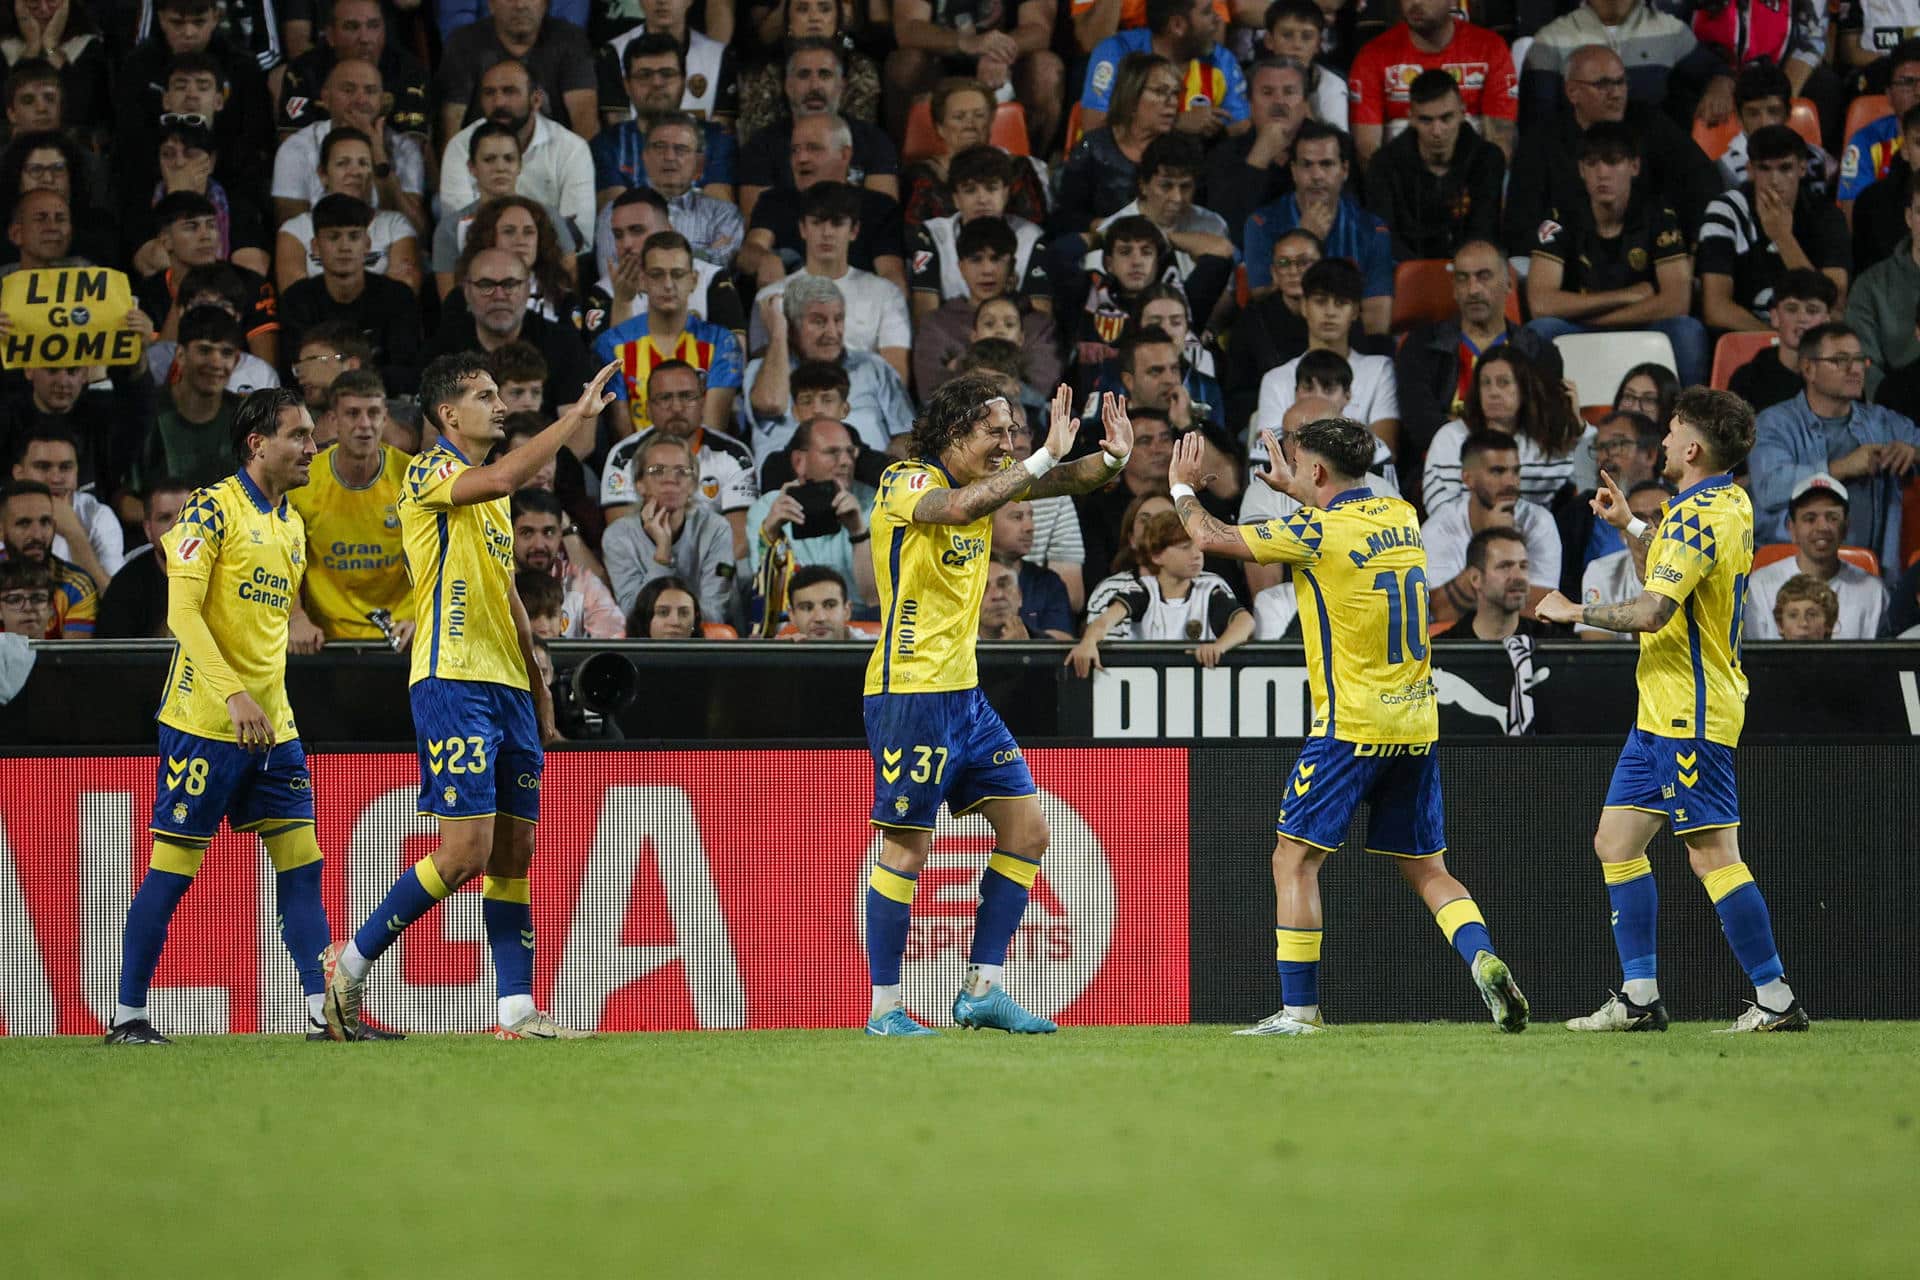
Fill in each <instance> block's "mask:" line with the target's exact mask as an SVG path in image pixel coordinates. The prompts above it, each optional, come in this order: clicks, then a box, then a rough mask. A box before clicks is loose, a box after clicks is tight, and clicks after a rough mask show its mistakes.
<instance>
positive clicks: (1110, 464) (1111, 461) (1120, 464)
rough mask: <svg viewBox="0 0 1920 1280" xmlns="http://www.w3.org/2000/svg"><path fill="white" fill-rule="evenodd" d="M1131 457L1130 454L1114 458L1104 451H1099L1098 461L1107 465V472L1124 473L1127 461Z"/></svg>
mask: <svg viewBox="0 0 1920 1280" xmlns="http://www.w3.org/2000/svg"><path fill="white" fill-rule="evenodd" d="M1131 457H1133V455H1132V454H1131V453H1129V454H1126V455H1124V456H1121V457H1115V456H1114V455H1113V454H1111V453H1108V452H1107V451H1106V450H1105V449H1102V450H1101V451H1100V459H1101V461H1103V462H1105V463H1106V464H1107V470H1109V471H1125V470H1126V469H1127V460H1128V459H1129V458H1131Z"/></svg>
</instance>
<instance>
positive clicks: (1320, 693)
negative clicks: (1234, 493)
mask: <svg viewBox="0 0 1920 1280" xmlns="http://www.w3.org/2000/svg"><path fill="white" fill-rule="evenodd" d="M1240 536H1241V537H1242V538H1243V539H1245V540H1246V544H1247V547H1248V549H1250V550H1251V551H1252V552H1253V558H1254V559H1255V560H1258V561H1259V562H1260V563H1262V564H1276V563H1279V564H1290V565H1293V566H1294V577H1295V580H1296V581H1295V589H1294V596H1295V598H1296V599H1297V600H1298V601H1299V604H1300V633H1301V637H1302V638H1303V639H1304V640H1305V642H1306V648H1307V683H1308V684H1309V685H1310V686H1311V687H1312V689H1313V726H1312V728H1310V729H1309V730H1308V731H1307V736H1308V737H1312V738H1335V739H1338V740H1339V741H1341V742H1432V741H1434V740H1435V739H1436V738H1438V737H1439V736H1440V707H1439V703H1438V701H1437V700H1436V699H1435V696H1434V687H1433V678H1432V672H1431V668H1430V667H1429V665H1428V662H1427V616H1428V610H1427V550H1426V545H1425V544H1424V543H1422V542H1421V540H1420V518H1419V516H1417V515H1416V514H1415V513H1414V510H1413V507H1412V505H1411V504H1410V503H1407V502H1405V501H1403V500H1402V499H1399V498H1390V497H1376V496H1375V495H1374V494H1373V493H1371V492H1370V491H1368V490H1367V489H1365V488H1360V489H1349V490H1347V491H1346V492H1345V493H1342V494H1341V495H1340V496H1339V497H1337V498H1335V499H1334V500H1333V501H1332V502H1330V503H1328V504H1327V506H1326V508H1325V509H1324V510H1321V509H1318V508H1314V507H1302V508H1300V509H1299V510H1298V511H1295V512H1294V513H1293V514H1292V515H1289V516H1284V517H1282V518H1281V519H1278V520H1267V521H1263V522H1261V523H1259V524H1248V525H1241V526H1240Z"/></svg>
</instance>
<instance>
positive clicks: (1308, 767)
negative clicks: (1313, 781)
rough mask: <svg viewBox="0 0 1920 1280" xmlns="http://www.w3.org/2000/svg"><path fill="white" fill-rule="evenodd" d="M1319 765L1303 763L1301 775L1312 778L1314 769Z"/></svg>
mask: <svg viewBox="0 0 1920 1280" xmlns="http://www.w3.org/2000/svg"><path fill="white" fill-rule="evenodd" d="M1319 767H1320V766H1319V765H1314V764H1305V763H1302V764H1301V766H1300V776H1301V777H1303V778H1311V777H1312V776H1313V771H1314V770H1315V769H1317V768H1319Z"/></svg>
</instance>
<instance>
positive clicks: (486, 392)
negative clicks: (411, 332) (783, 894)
mask: <svg viewBox="0 0 1920 1280" xmlns="http://www.w3.org/2000/svg"><path fill="white" fill-rule="evenodd" d="M618 370H619V366H618V365H613V364H609V365H608V366H607V367H606V368H604V369H602V370H601V371H600V373H599V375H598V376H597V377H595V378H594V380H593V381H592V382H590V383H588V384H587V387H586V390H584V391H583V392H581V394H580V398H579V400H577V401H575V402H574V404H573V406H572V407H571V408H569V409H568V410H567V411H566V413H564V414H562V415H561V416H560V418H559V420H557V421H556V422H554V423H553V425H551V426H549V427H548V428H547V429H546V430H544V431H542V432H541V433H540V434H539V435H537V436H535V437H534V438H533V439H532V440H531V441H529V442H528V443H527V444H525V445H523V446H521V447H520V448H518V449H515V450H513V451H511V452H509V453H506V454H503V455H501V457H500V458H498V459H497V460H495V461H493V462H486V461H485V459H486V456H487V453H488V451H489V450H490V449H492V448H493V446H494V445H495V444H497V443H498V442H499V441H500V440H501V439H502V438H504V436H505V434H506V427H505V423H506V419H507V407H506V404H505V402H503V401H502V400H501V399H500V389H499V387H498V386H496V385H495V384H494V381H493V375H492V374H490V373H489V372H488V371H487V364H486V361H485V360H483V359H481V357H480V356H479V355H477V354H475V353H473V352H460V353H455V354H452V355H445V356H441V357H440V358H439V359H437V360H434V361H433V362H432V363H431V364H429V365H428V366H427V367H426V369H425V370H424V371H423V372H422V373H421V375H420V414H421V420H422V421H423V422H424V423H425V424H426V426H427V427H429V428H431V429H433V430H434V431H435V432H437V433H438V439H436V440H434V441H433V443H432V444H431V445H429V446H428V447H426V448H424V449H422V450H421V452H420V453H419V454H418V455H416V456H415V457H414V459H413V460H412V462H411V463H410V464H409V465H408V467H407V474H406V479H405V481H404V482H403V488H402V492H401V498H400V525H401V530H402V533H403V535H404V537H405V540H406V556H407V573H408V575H409V576H410V577H411V578H412V580H413V592H414V616H415V618H416V619H417V620H418V621H419V629H418V631H416V632H415V634H414V638H413V678H412V687H411V695H412V703H413V726H414V732H415V734H416V735H418V739H419V746H420V812H422V813H426V814H432V815H434V816H435V817H437V818H439V820H440V847H439V848H438V849H436V850H434V851H433V852H432V853H431V854H429V855H427V856H426V857H424V858H422V859H420V861H418V862H416V863H415V864H414V865H413V866H412V867H411V868H409V869H408V870H407V871H404V872H402V873H401V875H400V878H399V879H398V880H396V881H395V882H394V885H393V887H392V888H391V889H390V890H388V891H387V896H386V898H385V899H384V900H382V902H381V903H380V905H379V906H378V907H376V908H375V909H374V912H373V914H372V915H371V916H369V917H368V918H367V920H366V923H364V924H362V925H361V926H360V929H359V931H358V932H357V933H355V934H354V936H353V941H352V942H350V943H349V944H348V945H347V947H346V948H345V949H344V950H343V951H342V952H341V953H340V958H339V963H338V965H336V966H335V967H334V969H333V972H332V973H331V974H330V975H329V977H328V980H327V999H326V1019H327V1026H328V1028H329V1029H330V1030H331V1031H332V1032H333V1033H334V1038H335V1039H340V1040H345V1039H352V1038H353V1036H354V1033H355V1031H356V1029H357V1028H358V1027H359V1026H360V1025H361V1023H360V996H361V992H362V991H363V990H364V988H365V984H366V977H367V970H368V969H369V968H370V967H371V966H372V964H373V962H374V961H375V960H377V959H379V958H380V955H381V953H382V952H384V951H385V950H386V949H387V948H388V947H389V946H391V945H393V942H394V940H395V939H397V938H398V937H399V936H400V934H401V933H402V932H403V931H404V930H405V929H406V928H407V926H408V925H410V924H412V923H413V922H414V921H415V920H418V919H419V918H420V917H421V916H423V915H425V914H427V912H428V911H430V910H432V909H433V906H434V904H435V903H437V902H439V901H440V900H441V899H442V898H445V897H446V896H447V895H448V894H450V893H452V892H453V891H454V890H455V889H458V888H459V887H460V886H461V885H463V884H465V883H466V882H467V881H469V880H471V879H473V877H475V876H477V875H480V874H482V873H483V872H484V873H485V876H486V880H485V883H484V886H483V892H482V900H481V912H482V915H483V917H484V919H485V921H486V928H487V946H488V950H489V951H490V952H491V953H492V955H493V966H494V977H495V981H496V983H497V987H498V994H499V998H500V1025H499V1030H498V1033H497V1034H498V1035H499V1036H500V1038H501V1039H503V1040H522V1039H528V1040H563V1039H574V1038H577V1037H579V1036H582V1035H586V1034H589V1033H586V1032H581V1031H575V1030H570V1029H568V1028H565V1027H562V1026H560V1025H559V1024H558V1023H556V1022H555V1021H554V1020H553V1019H552V1018H551V1017H549V1016H547V1015H546V1014H545V1013H543V1012H541V1011H540V1010H539V1009H537V1008H536V1007H535V1006H534V1003H533V911H532V907H531V904H530V899H529V896H528V888H527V870H528V868H529V867H530V866H531V865H532V862H533V834H534V824H535V823H536V822H538V821H539V819H540V772H541V767H542V765H543V764H544V763H545V753H544V751H543V746H544V744H545V743H548V742H551V741H552V740H553V739H554V737H555V736H556V735H555V733H554V728H553V699H552V695H551V694H549V692H548V691H547V687H546V685H545V684H544V683H542V682H541V681H539V680H536V679H530V678H529V675H528V673H529V672H532V671H535V670H537V669H538V664H537V662H536V661H535V659H534V654H533V627H532V624H531V623H529V622H528V620H527V611H526V608H525V606H524V605H522V604H521V602H520V596H519V593H518V592H516V591H515V590H514V586H513V573H514V564H513V517H512V515H511V514H510V510H509V500H510V499H511V497H512V495H513V493H514V492H515V491H516V490H518V489H519V488H520V486H522V485H524V484H525V483H526V482H527V481H528V480H529V479H531V478H532V477H533V475H534V473H536V472H537V471H539V470H540V468H541V467H543V466H545V465H546V464H547V463H548V462H549V461H551V460H552V458H553V456H554V455H555V454H557V453H559V452H560V449H561V446H562V445H564V444H565V443H566V441H567V438H568V437H569V436H570V435H572V434H573V432H574V431H575V430H576V429H578V428H579V427H580V426H581V425H582V424H583V423H589V422H592V421H593V420H594V418H595V415H597V414H598V413H599V412H600V411H601V410H602V409H604V408H606V407H607V406H608V405H609V404H611V403H613V397H612V396H611V395H608V394H606V391H605V389H606V385H607V380H608V379H610V378H612V377H613V375H614V374H615V373H616V372H618ZM500 819H504V820H503V821H502V820H500Z"/></svg>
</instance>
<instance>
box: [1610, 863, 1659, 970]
mask: <svg viewBox="0 0 1920 1280" xmlns="http://www.w3.org/2000/svg"><path fill="white" fill-rule="evenodd" d="M1600 870H1601V871H1602V873H1604V874H1605V876H1606V877H1607V900H1608V901H1609V902H1610V903H1611V904H1612V906H1613V945H1614V949H1615V950H1617V951H1619V953H1620V976H1621V978H1622V979H1623V980H1624V981H1626V982H1632V981H1635V980H1636V979H1645V980H1647V981H1653V980H1654V979H1656V978H1658V977H1659V969H1660V956H1659V953H1658V949H1657V947H1656V944H1655V941H1654V939H1655V935H1656V933H1657V931H1658V926H1659V921H1660V889H1659V887H1658V886H1657V885H1655V884H1654V882H1653V864H1652V863H1651V862H1649V861H1647V859H1646V858H1645V857H1639V858H1634V859H1632V860H1631V861H1628V862H1604V863H1601V864H1600Z"/></svg>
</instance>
